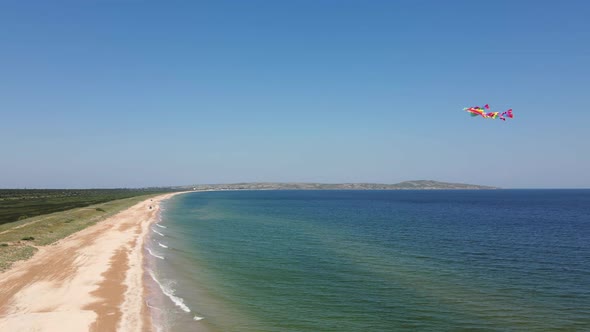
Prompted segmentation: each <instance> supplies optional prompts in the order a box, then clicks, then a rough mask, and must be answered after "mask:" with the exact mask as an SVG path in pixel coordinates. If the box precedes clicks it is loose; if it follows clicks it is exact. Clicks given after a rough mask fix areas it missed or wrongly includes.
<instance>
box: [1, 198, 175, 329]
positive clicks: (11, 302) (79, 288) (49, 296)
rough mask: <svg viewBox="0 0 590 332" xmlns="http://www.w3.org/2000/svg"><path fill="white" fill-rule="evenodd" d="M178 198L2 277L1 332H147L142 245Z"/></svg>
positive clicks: (140, 208) (44, 251)
mask: <svg viewBox="0 0 590 332" xmlns="http://www.w3.org/2000/svg"><path fill="white" fill-rule="evenodd" d="M175 194H178V193H172V194H165V195H160V196H157V197H155V198H152V199H147V200H145V201H143V202H141V203H138V204H136V205H134V206H132V207H130V208H129V209H127V210H125V211H122V212H120V213H118V214H116V215H114V216H112V217H110V218H108V219H106V220H104V221H101V222H99V223H98V224H96V225H94V226H91V227H88V228H86V229H84V230H82V231H80V232H78V233H75V234H72V235H70V236H69V237H67V238H65V239H62V240H60V241H59V242H57V243H55V244H53V245H49V246H45V247H40V248H39V252H37V253H36V254H35V256H33V257H32V258H31V259H29V260H27V261H24V262H18V263H16V264H14V266H13V267H12V268H11V269H10V270H8V271H6V272H4V273H2V274H0V331H63V332H67V331H151V326H150V324H149V322H150V319H148V318H147V317H146V315H147V313H148V310H147V308H146V304H145V301H144V300H145V298H144V297H145V292H144V284H143V283H144V280H143V275H144V271H143V246H144V240H145V238H146V235H147V234H148V231H149V228H150V225H151V223H152V222H153V221H154V220H155V218H156V216H157V213H158V210H159V203H160V202H162V201H163V200H165V199H168V198H170V197H171V196H173V195H175ZM150 207H151V208H150Z"/></svg>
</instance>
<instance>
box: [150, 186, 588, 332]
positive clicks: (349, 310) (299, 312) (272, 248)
mask: <svg viewBox="0 0 590 332" xmlns="http://www.w3.org/2000/svg"><path fill="white" fill-rule="evenodd" d="M145 250H146V257H148V259H146V261H145V264H146V271H147V275H146V279H147V281H148V285H150V286H149V287H150V288H149V294H150V295H149V297H148V301H147V303H148V305H149V307H150V311H151V314H152V315H153V317H154V324H155V326H154V327H155V329H156V330H158V331H240V332H248V331H256V332H262V331H292V332H300V331H339V332H346V331H590V190H422V191H418V190H416V191H414V190H398V191H344V190H343V191H217V192H193V193H188V194H183V195H177V196H175V197H173V198H171V199H170V200H168V201H166V202H165V203H164V204H163V206H162V211H161V213H160V215H159V216H158V220H157V222H156V223H154V224H153V225H152V229H151V232H150V235H149V239H148V241H147V242H146V247H145Z"/></svg>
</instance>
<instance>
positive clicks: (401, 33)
mask: <svg viewBox="0 0 590 332" xmlns="http://www.w3.org/2000/svg"><path fill="white" fill-rule="evenodd" d="M588 14H590V2H587V1H564V2H557V1H485V2H484V1H420V0H418V1H409V0H408V1H322V0H314V1H231V2H227V1H155V0H154V1H139V0H121V1H108V0H95V1H92V0H82V1H80V0H76V1H74V0H71V1H26V0H19V1H12V0H8V1H6V0H2V1H0V151H1V156H0V160H1V162H0V187H3V188H10V187H18V188H22V187H28V188H32V187H41V188H48V187H49V188H55V187H76V188H80V187H128V186H129V187H142V186H164V185H184V184H195V183H227V182H238V181H289V182H292V181H297V182H381V183H394V182H399V181H404V180H410V179H434V180H440V181H452V182H466V183H476V184H487V185H495V186H502V187H510V188H554V187H585V188H588V187H590V172H588V170H590V130H589V128H590V126H589V121H590V116H589V111H588V107H587V99H588V98H587V97H588V95H589V94H590V20H588ZM485 103H489V104H490V105H491V106H492V108H494V109H495V110H499V111H503V110H505V109H507V108H513V109H514V112H515V115H516V118H515V119H514V120H513V121H507V122H501V121H492V120H485V119H480V118H471V117H469V116H468V115H467V114H465V113H464V112H463V111H462V108H463V107H467V106H473V105H482V104H485Z"/></svg>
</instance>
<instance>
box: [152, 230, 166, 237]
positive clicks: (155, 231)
mask: <svg viewBox="0 0 590 332" xmlns="http://www.w3.org/2000/svg"><path fill="white" fill-rule="evenodd" d="M152 231H153V232H154V233H156V234H158V235H160V236H164V234H162V233H160V232H158V231H157V230H155V229H153V228H152Z"/></svg>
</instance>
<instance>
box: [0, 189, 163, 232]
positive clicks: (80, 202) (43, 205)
mask: <svg viewBox="0 0 590 332" xmlns="http://www.w3.org/2000/svg"><path fill="white" fill-rule="evenodd" d="M172 191H174V190H172V189H170V188H151V189H82V190H68V189H32V190H27V189H0V225H2V224H5V223H9V222H13V221H19V220H26V219H28V218H30V217H35V216H40V215H44V214H48V213H53V212H58V211H66V210H70V209H74V208H79V207H84V206H89V205H92V204H99V203H105V202H109V201H113V200H117V199H123V198H129V197H135V196H141V195H146V194H156V193H164V192H172ZM100 212H104V211H100Z"/></svg>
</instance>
